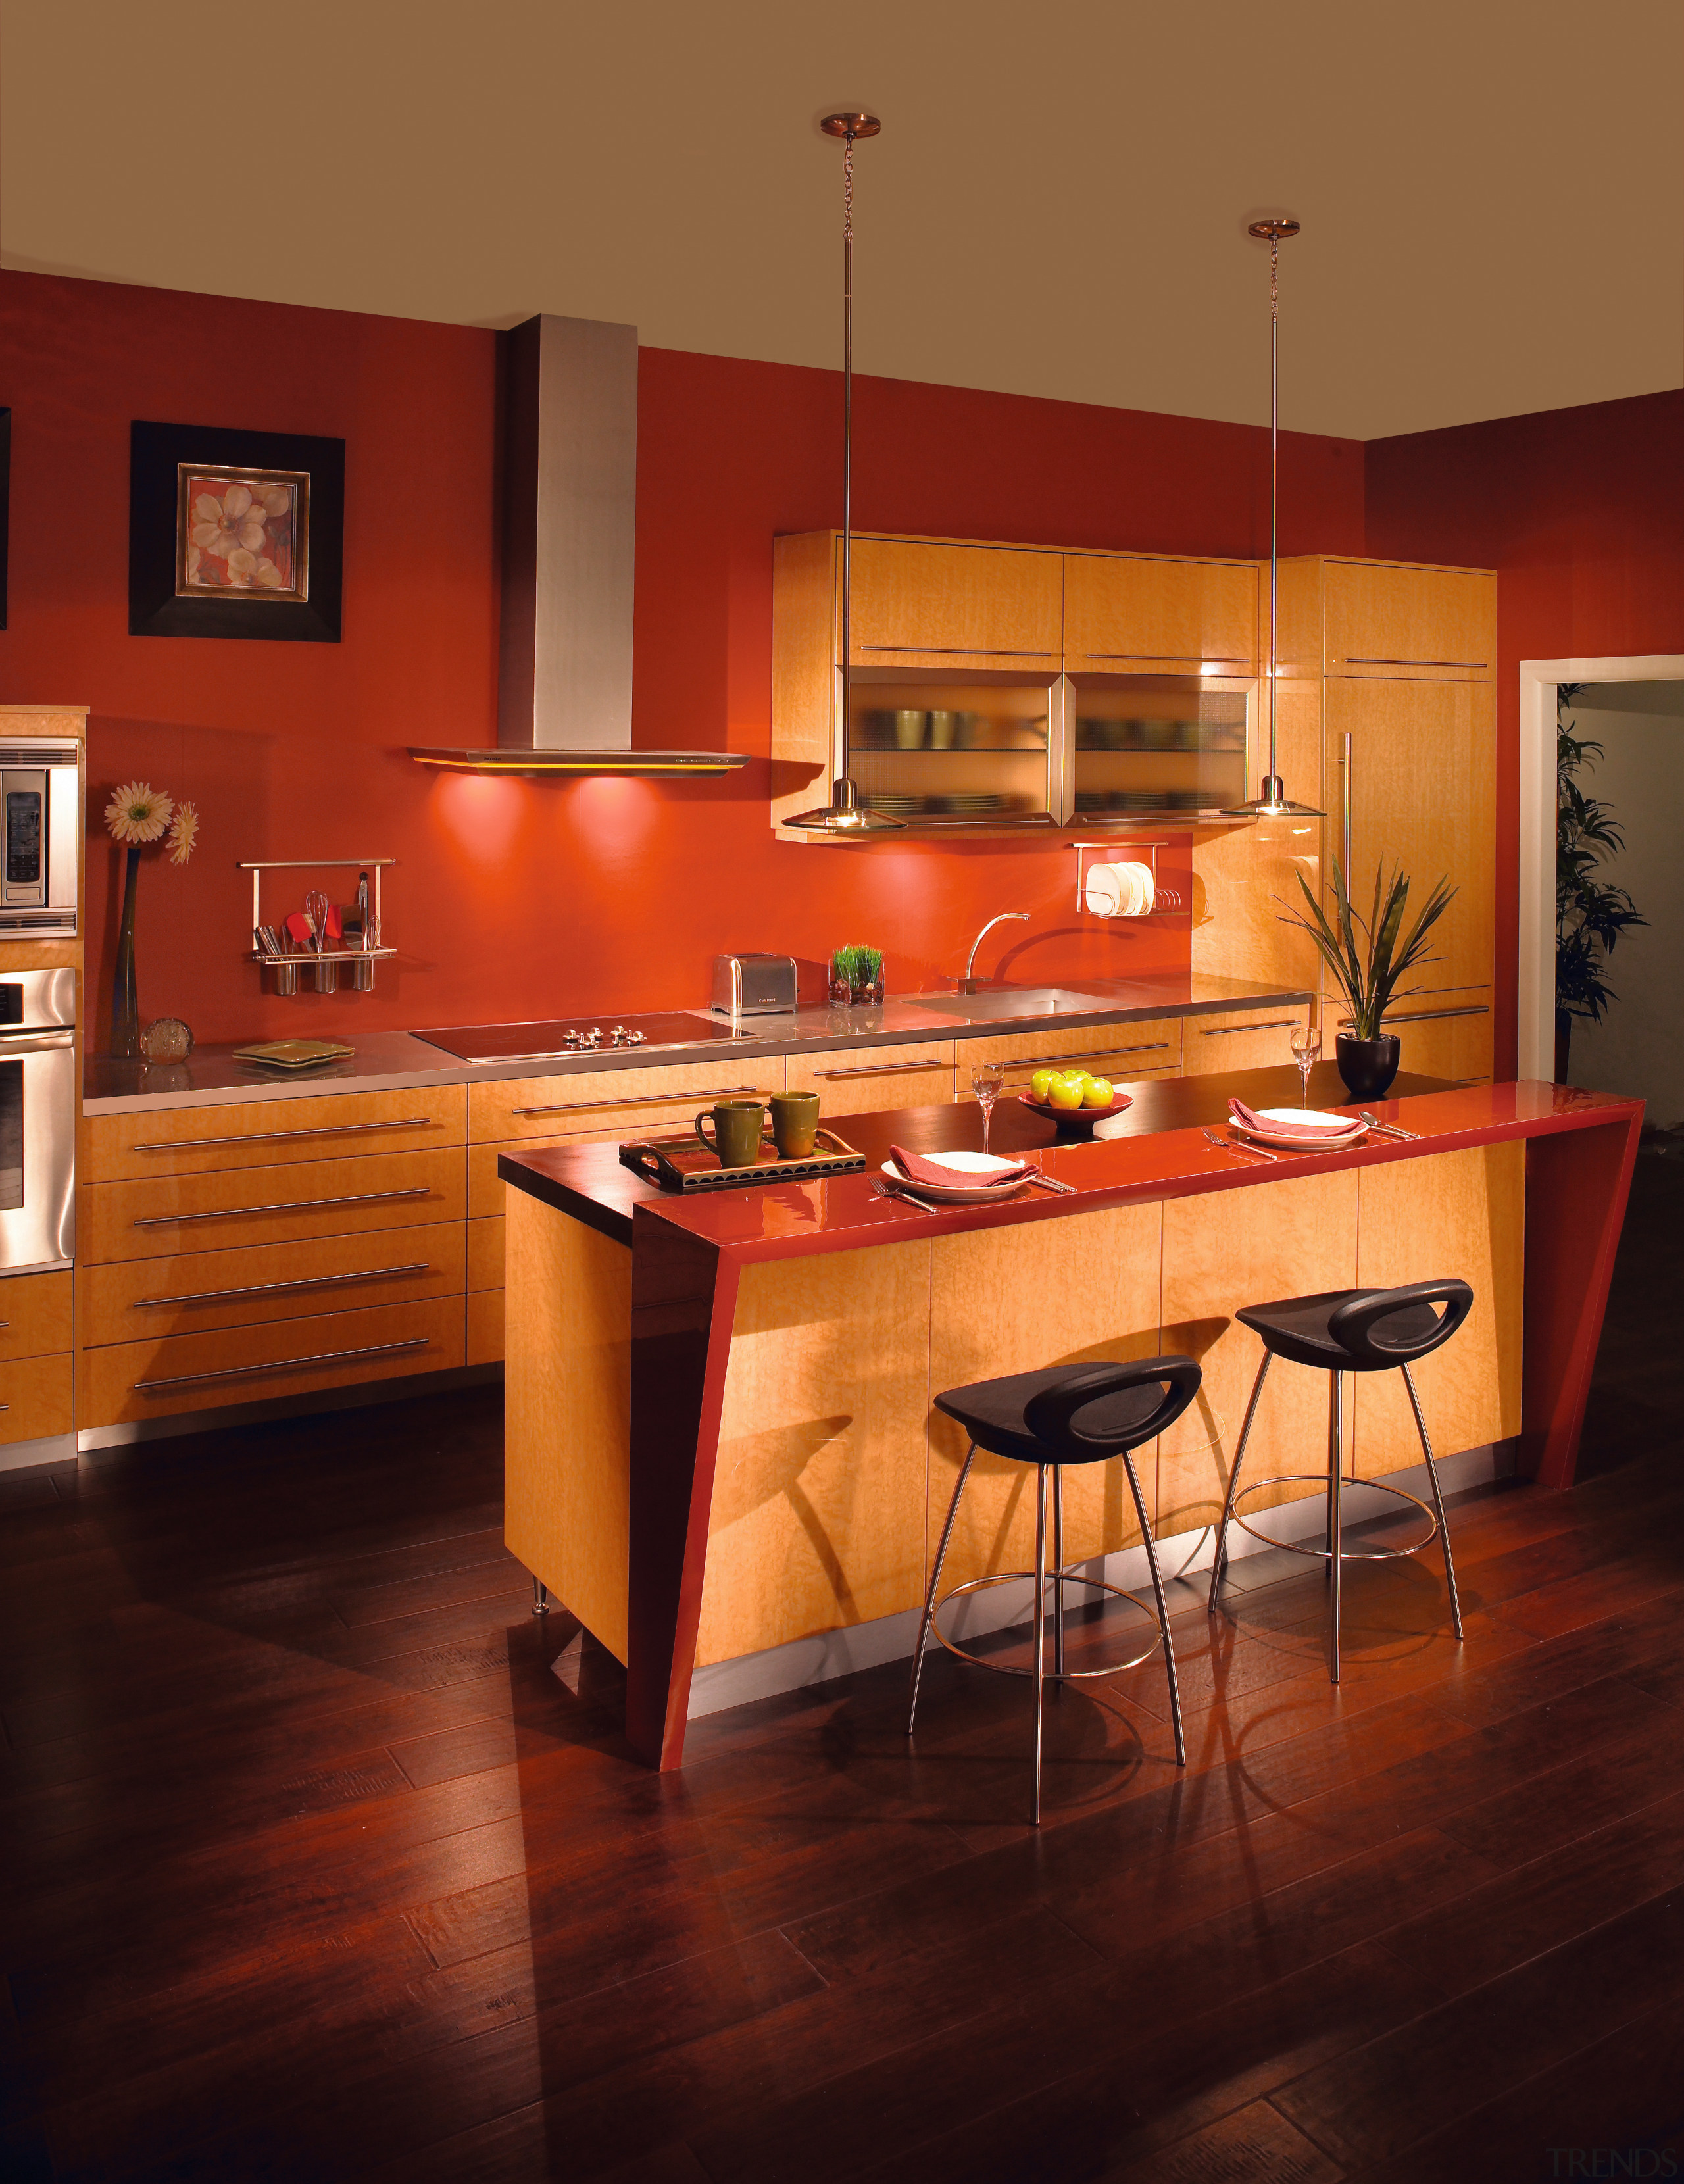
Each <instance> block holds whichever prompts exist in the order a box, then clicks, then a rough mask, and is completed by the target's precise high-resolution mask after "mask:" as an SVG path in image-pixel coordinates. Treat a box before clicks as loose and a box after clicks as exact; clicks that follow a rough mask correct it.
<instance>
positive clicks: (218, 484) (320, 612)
mask: <svg viewBox="0 0 1684 2184" xmlns="http://www.w3.org/2000/svg"><path fill="white" fill-rule="evenodd" d="M344 521H345V443H344V442H343V440H332V439H326V438H321V437H315V436H314V435H307V434H304V433H298V432H243V431H237V430H231V429H229V428H228V427H226V426H209V425H197V426H196V425H168V424H157V423H153V422H149V421H141V420H136V421H134V422H132V423H131V426H130V427H129V633H130V635H131V637H210V638H243V639H254V638H255V639H265V638H267V639H270V640H271V641H280V642H282V643H305V644H337V643H338V642H339V638H340V613H341V596H342V591H343V558H344Z"/></svg>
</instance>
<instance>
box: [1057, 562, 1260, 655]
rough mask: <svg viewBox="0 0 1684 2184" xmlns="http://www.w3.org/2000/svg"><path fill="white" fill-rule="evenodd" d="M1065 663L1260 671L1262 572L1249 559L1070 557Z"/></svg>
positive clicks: (1066, 580) (1066, 569)
mask: <svg viewBox="0 0 1684 2184" xmlns="http://www.w3.org/2000/svg"><path fill="white" fill-rule="evenodd" d="M1064 658H1065V666H1066V667H1067V668H1068V670H1069V671H1070V672H1071V673H1072V674H1074V673H1076V672H1077V671H1080V670H1083V669H1086V670H1089V671H1092V672H1094V673H1096V674H1113V675H1154V674H1168V675H1196V674H1197V673H1198V672H1199V671H1200V667H1201V666H1202V665H1204V664H1207V665H1208V666H1210V667H1211V668H1212V669H1213V671H1216V672H1218V673H1220V674H1223V675H1251V674H1253V673H1255V671H1256V669H1257V569H1256V567H1255V565H1253V564H1252V563H1251V562H1249V561H1159V560H1145V559H1140V560H1135V559H1131V558H1130V557H1129V556H1128V555H1126V554H1066V556H1065V558H1064Z"/></svg>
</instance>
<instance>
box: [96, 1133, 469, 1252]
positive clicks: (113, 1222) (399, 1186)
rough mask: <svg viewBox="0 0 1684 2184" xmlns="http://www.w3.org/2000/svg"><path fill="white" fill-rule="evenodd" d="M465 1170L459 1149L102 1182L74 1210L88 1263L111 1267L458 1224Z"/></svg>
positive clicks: (385, 1154)
mask: <svg viewBox="0 0 1684 2184" xmlns="http://www.w3.org/2000/svg"><path fill="white" fill-rule="evenodd" d="M466 1167H467V1163H466V1159H465V1158H464V1156H463V1152H462V1149H461V1147H460V1146H456V1147H454V1149H452V1150H451V1151H443V1152H436V1153H379V1154H376V1156H374V1157H373V1158H372V1159H371V1160H338V1161H313V1162H300V1163H298V1165H297V1166H294V1167H248V1168H237V1169H231V1170H226V1171H224V1172H223V1173H220V1174H211V1175H182V1176H159V1178H157V1180H156V1181H155V1182H152V1183H98V1184H93V1185H92V1186H91V1187H90V1188H89V1189H88V1190H84V1191H83V1192H81V1194H80V1196H79V1199H78V1203H77V1213H78V1217H79V1223H80V1226H81V1249H82V1256H83V1261H84V1263H85V1264H92V1265H96V1266H99V1265H109V1264H111V1263H112V1262H114V1261H116V1260H121V1259H155V1258H165V1257H169V1256H173V1255H174V1254H175V1253H176V1252H178V1251H192V1252H198V1251H219V1250H228V1249H231V1248H232V1247H234V1246H236V1245H246V1244H279V1243H284V1242H287V1241H288V1240H292V1239H294V1238H298V1237H303V1236H348V1235H354V1234H358V1233H360V1231H362V1230H365V1229H404V1228H415V1227H419V1226H421V1224H422V1223H427V1222H432V1221H460V1219H461V1218H462V1216H463V1213H464V1212H465V1210H466V1207H465V1199H466V1183H467V1176H466Z"/></svg>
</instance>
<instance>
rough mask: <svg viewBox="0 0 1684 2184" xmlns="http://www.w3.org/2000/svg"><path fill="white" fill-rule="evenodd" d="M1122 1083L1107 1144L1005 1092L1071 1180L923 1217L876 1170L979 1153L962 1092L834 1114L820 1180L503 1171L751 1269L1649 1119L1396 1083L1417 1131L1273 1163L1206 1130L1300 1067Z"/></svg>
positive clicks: (535, 1165) (599, 1222) (1316, 1097)
mask: <svg viewBox="0 0 1684 2184" xmlns="http://www.w3.org/2000/svg"><path fill="white" fill-rule="evenodd" d="M1121 1089H1125V1090H1128V1091H1130V1092H1132V1093H1133V1094H1134V1095H1135V1106H1134V1107H1133V1108H1132V1109H1130V1111H1129V1114H1128V1116H1127V1117H1126V1118H1124V1119H1125V1123H1126V1128H1125V1129H1124V1132H1123V1133H1122V1134H1118V1135H1117V1136H1114V1137H1112V1138H1109V1139H1106V1140H1102V1141H1101V1140H1095V1141H1092V1142H1087V1143H1074V1144H1073V1143H1070V1142H1068V1141H1067V1140H1062V1139H1059V1138H1058V1136H1057V1131H1056V1129H1055V1127H1054V1125H1053V1124H1052V1123H1049V1122H1046V1121H1044V1120H1043V1119H1042V1118H1041V1117H1039V1116H1037V1115H1034V1114H1033V1113H1031V1112H1030V1111H1029V1109H1027V1108H1025V1107H1023V1106H1021V1105H1020V1104H1019V1103H1018V1101H1017V1100H1015V1099H1012V1098H1009V1097H1008V1098H1006V1099H1005V1100H1001V1103H1000V1105H999V1106H998V1107H997V1108H996V1109H995V1115H994V1124H993V1131H992V1136H991V1139H990V1143H991V1145H992V1147H993V1150H994V1151H997V1152H1006V1153H1014V1154H1017V1153H1021V1154H1024V1155H1027V1156H1029V1157H1030V1158H1033V1159H1034V1160H1035V1161H1036V1162H1037V1163H1038V1165H1039V1166H1040V1167H1042V1168H1043V1170H1044V1171H1045V1172H1046V1174H1048V1175H1050V1176H1052V1177H1055V1178H1057V1180H1058V1181H1059V1182H1061V1183H1068V1184H1070V1185H1071V1186H1072V1190H1071V1191H1070V1193H1069V1194H1068V1195H1065V1194H1062V1193H1054V1192H1051V1191H1046V1190H1038V1189H1036V1188H1034V1186H1031V1187H1030V1188H1029V1189H1027V1190H1023V1191H1022V1192H1020V1193H1018V1195H1016V1196H1014V1197H1012V1198H1009V1199H1006V1200H1004V1201H1002V1202H1001V1203H1000V1204H999V1205H996V1206H949V1207H944V1208H941V1209H940V1210H939V1211H932V1212H924V1211H923V1209H922V1208H920V1207H918V1206H912V1205H909V1204H907V1203H906V1201H904V1200H896V1199H885V1198H879V1197H878V1196H876V1195H875V1194H874V1193H873V1190H872V1189H871V1177H872V1175H873V1173H876V1172H877V1169H878V1164H879V1162H882V1161H883V1160H884V1158H886V1157H887V1155H888V1152H889V1146H890V1145H892V1144H895V1143H899V1144H901V1145H906V1146H907V1147H908V1148H909V1149H910V1150H912V1151H923V1152H936V1151H951V1150H955V1149H957V1148H959V1147H962V1146H968V1147H973V1148H979V1147H980V1145H981V1143H982V1120H981V1116H980V1113H979V1110H978V1109H977V1107H976V1106H975V1105H974V1103H973V1102H971V1101H968V1100H964V1101H961V1102H960V1103H959V1104H958V1105H956V1106H936V1107H906V1108H900V1109H895V1110H890V1111H889V1112H884V1113H881V1114H875V1115H848V1116H844V1117H840V1118H839V1120H838V1122H837V1123H836V1125H835V1128H836V1129H837V1132H838V1134H839V1135H841V1136H842V1137H844V1138H845V1139H846V1140H847V1142H848V1143H850V1145H855V1146H856V1147H857V1148H858V1149H859V1151H862V1153H864V1154H865V1155H866V1156H867V1172H866V1173H864V1174H857V1173H856V1174H848V1175H842V1176H835V1177H832V1178H828V1179H827V1180H825V1181H822V1182H814V1183H799V1184H759V1185H751V1186H747V1187H745V1188H744V1189H742V1190H717V1191H710V1192H708V1193H707V1194H706V1195H703V1196H696V1197H683V1196H679V1195H676V1194H673V1193H668V1192H664V1191H661V1190H657V1189H656V1188H655V1185H654V1184H650V1183H646V1182H644V1181H642V1180H641V1179H640V1178H638V1177H637V1176H635V1175H633V1173H632V1172H631V1170H630V1169H629V1168H626V1167H622V1166H621V1164H620V1161H619V1156H618V1151H617V1149H616V1147H615V1146H613V1145H582V1146H577V1147H554V1148H551V1149H549V1150H545V1151H533V1152H529V1153H505V1154H503V1155H501V1156H499V1160H498V1163H497V1172H498V1173H499V1176H500V1177H501V1178H502V1179H503V1180H504V1182H505V1183H509V1184H513V1185H514V1186H515V1188H516V1190H524V1191H527V1192H528V1193H529V1194H530V1195H532V1196H533V1197H534V1198H538V1199H539V1200H541V1201H543V1202H544V1203H545V1204H546V1205H549V1206H554V1207H555V1208H556V1209H557V1211H558V1212H563V1213H566V1214H569V1215H571V1216H572V1217H573V1218H575V1219H576V1220H581V1221H583V1222H585V1223H587V1224H588V1226H590V1227H591V1228H593V1229H598V1230H599V1231H600V1232H601V1233H602V1234H605V1235H608V1236H611V1237H613V1238H614V1239H615V1240H616V1241H619V1242H622V1243H625V1244H628V1245H629V1244H633V1242H634V1241H635V1238H636V1234H637V1231H638V1225H639V1224H640V1223H641V1222H642V1221H644V1220H645V1219H651V1220H656V1221H661V1222H666V1223H671V1224H672V1226H674V1227H675V1228H678V1229H682V1230H683V1231H685V1232H687V1233H688V1234H690V1235H692V1236H694V1237H695V1238H696V1239H697V1240H700V1241H701V1242H704V1243H706V1244H710V1245H713V1246H714V1247H715V1248H716V1249H717V1250H718V1251H722V1252H723V1253H724V1254H726V1255H727V1256H729V1257H731V1258H733V1259H735V1260H737V1261H738V1262H740V1263H746V1262H750V1261H754V1260H759V1259H773V1258H783V1257H786V1256H799V1255H800V1254H802V1253H806V1252H811V1251H851V1250H857V1249H859V1248H861V1247H862V1245H871V1244H880V1243H898V1242H901V1241H902V1240H910V1239H911V1238H912V1237H915V1236H918V1235H923V1234H951V1233H954V1232H956V1231H961V1230H965V1229H983V1228H990V1227H995V1226H1003V1225H1005V1224H1006V1223H1012V1222H1018V1221H1049V1220H1051V1221H1056V1220H1061V1219H1062V1218H1063V1217H1066V1216H1067V1215H1068V1214H1071V1213H1076V1212H1094V1211H1096V1210H1097V1209H1099V1208H1101V1207H1103V1206H1121V1205H1127V1204H1129V1203H1130V1202H1132V1201H1139V1200H1143V1199H1144V1200H1151V1199H1165V1198H1182V1197H1189V1196H1192V1195H1196V1194H1197V1193H1200V1192H1203V1191H1212V1190H1246V1189H1247V1188H1249V1187H1250V1186H1252V1185H1253V1184H1258V1183H1278V1182H1280V1181H1282V1180H1284V1179H1285V1178H1288V1177H1291V1176H1300V1175H1320V1174H1324V1173H1327V1172H1329V1171H1330V1170H1332V1169H1336V1168H1347V1167H1373V1166H1376V1165H1380V1164H1381V1163H1384V1162H1391V1161H1400V1160H1416V1159H1419V1158H1421V1157H1422V1156H1424V1155H1428V1154H1432V1153H1439V1152H1453V1151H1458V1150H1459V1149H1461V1148H1463V1147H1464V1146H1469V1145H1496V1144H1500V1143H1502V1142H1503V1141H1504V1140H1506V1139H1513V1138H1531V1137H1537V1136H1543V1135H1547V1134H1553V1133H1557V1132H1561V1131H1569V1130H1579V1129H1584V1128H1594V1127H1596V1126H1598V1125H1607V1124H1611V1123H1625V1124H1626V1125H1628V1126H1631V1124H1633V1123H1636V1122H1637V1121H1638V1120H1640V1119H1641V1117H1642V1101H1641V1100H1630V1099H1624V1098H1620V1097H1619V1096H1618V1095H1614V1094H1611V1093H1603V1092H1586V1091H1580V1090H1577V1089H1575V1088H1573V1087H1571V1086H1568V1085H1559V1084H1542V1083H1539V1082H1536V1081H1534V1080H1527V1081H1525V1082H1522V1083H1519V1084H1478V1085H1465V1086H1456V1087H1446V1088H1441V1089H1434V1080H1432V1079H1430V1078H1399V1079H1398V1080H1397V1084H1396V1085H1395V1086H1394V1087H1393V1091H1394V1095H1397V1096H1394V1097H1392V1098H1391V1099H1389V1100H1382V1101H1377V1102H1372V1103H1369V1106H1370V1112H1372V1113H1374V1114H1375V1115H1376V1116H1377V1117H1379V1118H1380V1120H1381V1121H1383V1122H1388V1123H1397V1125H1398V1126H1399V1127H1400V1128H1403V1129H1407V1130H1412V1131H1414V1132H1415V1133H1416V1136H1415V1137H1414V1139H1411V1140H1408V1141H1406V1140H1403V1139H1396V1138H1383V1137H1380V1136H1376V1135H1374V1134H1369V1136H1368V1137H1367V1138H1365V1139H1363V1141H1362V1142H1361V1143H1360V1144H1359V1145H1355V1146H1353V1147H1351V1148H1349V1149H1347V1150H1345V1151H1336V1152H1304V1153H1291V1152H1285V1151H1283V1152H1282V1154H1281V1156H1280V1158H1279V1159H1278V1160H1275V1161H1273V1162H1270V1161H1264V1160H1260V1159H1254V1158H1252V1157H1249V1156H1246V1155H1245V1154H1243V1153H1238V1152H1230V1151H1224V1150H1222V1149H1221V1148H1219V1147H1218V1146H1216V1145H1212V1144H1211V1142H1210V1140H1209V1139H1207V1137H1205V1135H1204V1134H1203V1129H1202V1125H1204V1124H1207V1123H1210V1124H1216V1123H1219V1122H1222V1121H1224V1120H1225V1119H1226V1117H1227V1112H1228V1101H1229V1099H1230V1096H1232V1095H1235V1094H1237V1095H1239V1097H1241V1099H1243V1100H1246V1101H1247V1102H1248V1103H1249V1104H1250V1105H1251V1106H1288V1105H1293V1106H1296V1104H1297V1100H1298V1097H1299V1096H1300V1092H1299V1080H1298V1073H1297V1071H1296V1069H1293V1068H1291V1067H1288V1068H1282V1069H1257V1070H1247V1071H1243V1072H1240V1073H1235V1074H1233V1075H1228V1076H1214V1077H1184V1078H1167V1079H1163V1080H1160V1081H1157V1082H1146V1083H1141V1084H1134V1085H1129V1086H1124V1087H1123V1088H1121ZM1343 1092H1344V1086H1343V1085H1342V1084H1340V1082H1339V1080H1338V1077H1337V1074H1336V1073H1335V1071H1334V1070H1333V1069H1332V1068H1331V1067H1330V1065H1328V1064H1326V1063H1323V1064H1321V1065H1319V1068H1318V1070H1317V1072H1316V1074H1315V1076H1314V1078H1313V1079H1312V1084H1311V1094H1312V1103H1313V1104H1319V1105H1321V1106H1324V1107H1330V1108H1333V1109H1335V1112H1345V1113H1352V1114H1354V1113H1355V1112H1358V1107H1359V1106H1361V1104H1362V1103H1360V1102H1358V1103H1356V1104H1355V1105H1352V1104H1349V1103H1347V1102H1346V1101H1345V1100H1342V1099H1341V1096H1340V1095H1342V1094H1343Z"/></svg>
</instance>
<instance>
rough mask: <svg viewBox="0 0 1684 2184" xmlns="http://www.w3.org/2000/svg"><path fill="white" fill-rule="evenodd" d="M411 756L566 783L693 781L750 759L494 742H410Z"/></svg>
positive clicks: (443, 766) (732, 754) (450, 769)
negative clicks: (444, 745)
mask: <svg viewBox="0 0 1684 2184" xmlns="http://www.w3.org/2000/svg"><path fill="white" fill-rule="evenodd" d="M410 757H411V758H412V759H413V760H415V764H416V765H417V766H432V767H434V768H435V769H437V770H438V772H442V773H482V774H485V773H489V774H497V773H506V774H526V775H529V776H531V777H533V778H534V779H544V780H548V779H551V778H557V779H563V780H570V781H577V780H580V779H583V778H585V777H589V776H592V775H595V776H602V775H605V774H606V775H618V776H631V777H635V778H638V779H643V780H648V779H654V778H661V779H666V780H668V781H675V780H678V781H682V780H691V779H698V778H703V777H707V776H710V775H714V774H722V773H739V772H741V771H742V769H743V767H744V766H746V765H747V764H748V762H749V755H748V753H747V752H746V751H673V750H663V751H653V750H652V751H638V750H594V751H593V750H573V751H564V750H556V751H545V750H520V749H513V748H510V749H499V748H498V747H496V746H492V747H491V748H489V749H474V750H449V749H423V748H420V747H418V746H417V745H415V744H410Z"/></svg>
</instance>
